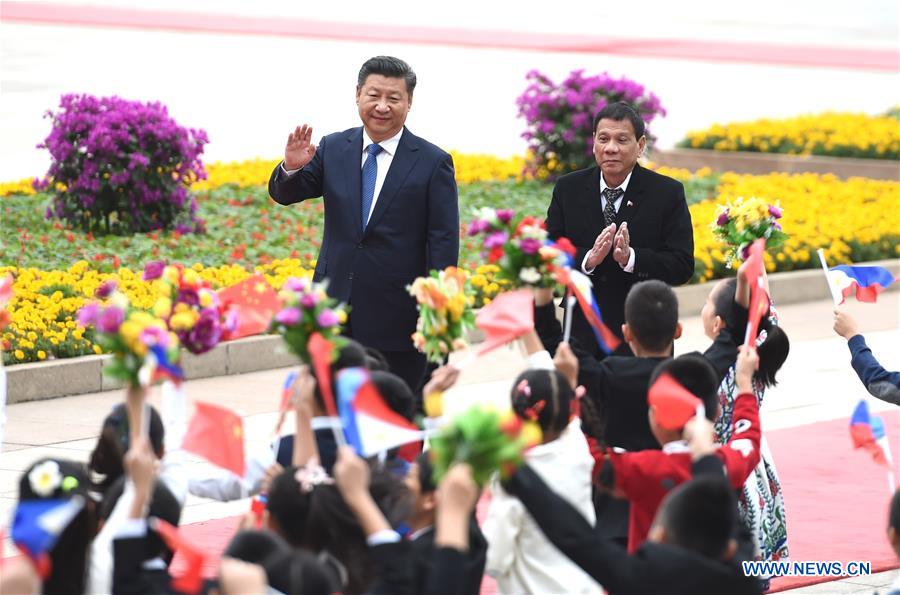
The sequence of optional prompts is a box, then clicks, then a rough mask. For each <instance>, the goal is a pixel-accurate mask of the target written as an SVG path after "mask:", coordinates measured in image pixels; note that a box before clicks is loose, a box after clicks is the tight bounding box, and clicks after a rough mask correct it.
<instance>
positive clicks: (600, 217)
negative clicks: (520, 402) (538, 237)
mask: <svg viewBox="0 0 900 595" xmlns="http://www.w3.org/2000/svg"><path fill="white" fill-rule="evenodd" d="M644 129H645V127H644V121H643V120H642V119H641V117H640V116H639V115H638V114H637V112H635V111H634V109H632V108H631V106H629V105H628V104H626V103H621V102H620V103H614V104H611V105H608V106H607V107H605V108H603V109H602V110H601V111H600V112H598V113H597V115H596V116H595V117H594V158H595V159H596V160H597V166H596V167H593V166H592V167H589V168H587V169H582V170H578V171H576V172H572V173H570V174H567V175H565V176H563V177H561V178H560V179H559V180H558V181H557V182H556V186H555V187H554V189H553V199H552V200H551V202H550V207H549V208H548V209H547V231H548V232H549V235H550V237H551V238H554V239H555V238H559V237H567V238H569V240H571V242H572V243H573V244H574V245H575V247H576V248H577V254H576V266H579V267H580V268H581V269H582V270H583V271H584V272H585V273H587V274H588V275H590V276H591V281H592V282H593V285H594V296H595V298H596V299H597V303H598V304H599V306H600V311H601V313H602V315H603V320H604V322H605V323H606V325H607V326H609V327H610V329H611V330H612V331H613V332H614V333H616V335H618V336H619V337H622V324H623V322H624V321H625V313H624V309H625V296H626V295H628V291H629V290H630V289H631V286H632V285H634V284H635V283H637V282H638V281H644V280H647V279H659V280H661V281H665V282H666V283H668V284H669V285H681V284H683V283H686V282H687V281H689V280H690V278H691V276H692V275H693V274H694V236H693V230H692V227H691V215H690V213H689V212H688V208H687V202H686V200H685V197H684V187H683V186H682V185H681V182H678V181H677V180H673V179H672V178H669V177H666V176H663V175H660V174H658V173H656V172H653V171H650V170H648V169H645V168H643V167H641V166H640V165H638V163H637V160H638V157H640V156H641V154H642V153H643V151H644V147H645V145H646V142H647V141H646V137H645V136H644ZM572 336H573V338H575V339H576V340H577V341H578V343H579V344H580V345H581V346H582V347H584V348H587V349H589V350H594V352H595V353H596V354H598V355H599V354H600V353H601V352H600V350H599V347H598V344H597V341H596V339H595V338H594V335H593V331H592V330H591V328H590V326H589V325H588V323H587V321H586V320H585V318H584V316H583V315H582V314H581V312H580V310H578V309H577V308H576V312H575V316H574V317H573V324H572ZM623 345H624V344H623Z"/></svg>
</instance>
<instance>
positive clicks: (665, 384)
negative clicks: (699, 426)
mask: <svg viewBox="0 0 900 595" xmlns="http://www.w3.org/2000/svg"><path fill="white" fill-rule="evenodd" d="M647 404H648V405H649V406H650V409H652V410H653V417H654V419H656V423H658V424H659V425H660V426H662V427H663V428H665V429H667V430H678V429H680V428H683V427H684V424H686V423H687V422H688V421H689V420H690V419H691V418H692V417H694V416H695V415H696V414H697V407H699V406H700V405H702V404H703V401H701V400H700V399H699V398H698V397H697V396H696V395H694V394H693V393H692V392H691V391H689V390H688V389H686V388H684V387H683V386H681V385H680V384H679V383H678V381H677V380H675V379H674V378H672V376H670V375H669V374H663V375H662V376H660V377H659V378H657V379H656V382H654V383H653V386H651V387H650V390H649V391H648V392H647Z"/></svg>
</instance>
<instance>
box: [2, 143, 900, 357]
mask: <svg viewBox="0 0 900 595" xmlns="http://www.w3.org/2000/svg"><path fill="white" fill-rule="evenodd" d="M473 159H474V161H473V164H474V165H478V164H481V166H484V167H485V168H487V169H486V170H484V171H487V170H488V169H490V168H494V167H495V166H493V165H492V166H490V167H488V165H486V164H489V163H490V162H489V161H488V160H484V159H480V158H473ZM463 162H464V160H463V159H460V160H458V165H460V167H459V171H460V172H463V171H465V166H464V165H463ZM266 163H267V165H265V167H262V166H260V167H259V169H258V171H259V172H265V176H268V172H267V171H266V170H268V167H269V165H270V164H271V162H266ZM241 167H242V168H244V169H243V171H245V172H246V175H244V176H243V177H237V178H235V180H236V181H235V183H228V182H226V181H225V180H226V178H225V177H224V174H222V176H221V177H219V178H218V179H219V180H220V182H219V186H218V187H217V188H215V189H212V190H209V191H207V192H205V193H201V194H200V195H199V197H198V203H199V211H198V214H199V215H200V216H201V217H203V218H204V219H206V221H207V224H208V229H209V232H208V233H207V234H204V235H196V234H194V235H190V236H181V235H180V234H179V233H178V232H171V233H148V234H136V235H134V236H131V237H120V236H106V237H103V238H95V237H93V236H92V235H91V234H84V233H82V232H80V231H76V230H72V229H66V228H64V227H63V226H62V224H61V223H60V222H58V221H57V222H50V221H47V220H45V219H44V218H43V203H44V201H45V200H46V198H47V197H46V195H40V194H39V195H37V196H33V197H27V196H14V197H9V198H6V199H4V200H3V202H2V203H0V209H2V210H0V262H2V263H4V264H6V265H11V266H5V267H0V275H3V274H4V273H5V272H6V271H11V272H12V273H13V274H15V275H16V277H17V278H16V284H15V291H16V297H15V298H14V299H13V302H12V303H11V310H12V317H13V320H12V324H11V325H10V326H9V327H8V328H7V329H6V332H5V333H4V334H3V335H2V337H3V341H4V361H6V362H7V363H9V364H12V363H19V362H26V361H37V360H41V359H49V358H51V357H73V356H77V355H82V354H87V353H94V352H96V350H97V348H96V347H95V346H94V344H93V341H92V336H91V334H90V332H88V331H83V330H80V329H79V328H77V326H76V324H75V312H76V311H77V310H78V308H79V307H81V306H82V305H83V304H84V303H85V301H87V300H88V299H89V298H90V297H91V296H93V293H94V291H95V290H96V288H97V287H99V285H100V284H101V283H103V282H104V281H105V280H107V279H109V278H111V277H117V278H118V279H119V281H120V287H121V288H122V291H123V292H125V293H126V294H128V296H129V297H130V298H131V299H132V300H133V301H134V303H135V304H136V305H138V306H140V307H147V308H149V307H151V306H152V303H153V299H154V296H155V294H154V293H153V292H152V291H151V290H152V286H151V285H150V284H149V283H146V282H143V281H141V280H140V273H139V271H141V270H142V269H143V266H144V264H145V263H146V262H148V261H150V260H160V259H164V260H167V261H169V262H181V263H184V264H186V265H193V267H194V268H195V269H196V270H198V272H200V275H201V277H202V278H204V279H207V280H209V281H210V283H211V284H212V285H213V286H214V287H216V288H220V287H226V286H229V285H232V284H234V283H236V282H238V281H240V280H242V279H244V278H245V277H247V276H248V275H250V274H252V273H253V272H255V271H260V272H262V273H264V274H265V275H266V276H267V278H268V279H269V281H270V282H271V283H272V284H273V286H275V287H276V288H280V287H281V284H282V283H283V282H284V279H285V278H287V277H289V276H310V275H311V274H312V269H313V267H314V266H315V260H314V259H315V256H316V253H317V251H318V246H319V242H320V241H321V231H320V221H321V217H322V204H321V201H319V200H315V201H307V202H305V203H303V204H300V205H294V206H292V207H290V208H284V207H282V206H280V205H276V204H274V203H272V201H271V200H269V198H268V196H267V193H266V189H265V187H264V186H261V185H259V184H258V183H257V184H251V183H250V181H252V180H253V179H255V178H253V175H263V174H262V173H258V174H252V169H253V168H252V167H250V166H248V165H246V163H245V164H242V165H241ZM498 167H499V166H498ZM235 171H238V170H235ZM469 171H475V170H474V169H472V168H470V169H469ZM492 171H494V172H495V173H494V174H493V175H502V172H503V171H509V170H503V169H502V168H501V169H493V170H492ZM498 171H499V172H500V173H499V174H498V173H496V172H498ZM660 171H662V172H663V173H666V174H667V175H671V176H673V177H676V178H678V179H680V180H682V181H683V182H684V184H685V189H686V193H687V197H688V202H689V204H691V207H690V210H691V217H692V219H693V224H694V241H695V256H696V272H695V275H694V279H693V281H694V282H703V281H708V280H711V279H715V278H720V277H724V276H728V275H731V274H733V271H729V270H728V269H726V268H725V250H724V247H723V246H722V244H720V243H719V242H718V241H717V240H716V239H715V237H714V236H713V232H712V229H711V224H712V222H713V220H714V218H715V215H716V207H717V205H719V204H722V203H725V202H729V201H732V200H734V199H736V198H737V197H738V196H745V197H750V196H758V197H761V198H765V199H767V200H770V201H772V202H774V201H779V202H780V204H781V206H782V207H783V208H784V211H785V216H784V219H783V220H782V224H783V226H784V228H785V230H786V231H787V232H788V233H789V236H790V238H789V239H788V240H787V241H786V242H785V244H784V246H782V247H781V248H779V249H778V250H776V251H773V252H772V253H771V254H767V255H766V265H767V268H768V269H769V270H770V271H789V270H795V269H805V268H814V267H817V266H818V262H817V261H816V260H815V255H814V252H815V249H816V248H818V247H823V248H825V250H826V255H827V256H828V259H829V262H830V263H833V264H837V263H841V262H844V263H846V262H850V261H865V260H876V259H881V258H896V257H898V256H900V234H898V230H900V212H898V210H897V208H896V197H897V196H898V194H900V184H898V183H897V182H892V181H879V180H870V179H864V178H852V179H849V180H839V179H837V178H836V177H835V176H831V175H816V174H797V175H788V174H771V175H765V176H756V175H739V174H733V173H726V174H722V175H713V174H710V173H709V172H708V171H700V172H695V173H691V172H688V171H686V170H672V169H667V168H660ZM217 175H218V174H217ZM478 175H488V174H486V173H482V174H478ZM243 183H246V184H248V185H247V187H245V188H239V187H238V185H239V184H243ZM551 190H552V188H551V186H549V185H546V184H543V183H540V182H536V181H516V180H512V179H510V180H507V181H502V182H501V181H491V182H485V181H480V182H471V183H460V211H461V217H462V221H461V223H462V226H461V227H462V229H461V250H460V265H461V266H462V267H463V268H466V269H467V270H469V271H470V272H472V277H471V286H472V288H473V290H474V292H475V305H476V306H481V305H484V304H487V303H489V302H490V301H491V299H493V297H495V296H496V295H497V293H498V292H499V291H500V290H501V289H502V288H503V282H501V281H500V280H499V279H497V278H496V273H497V271H498V269H497V267H496V266H493V265H487V264H483V261H482V260H481V259H480V257H479V256H478V252H479V249H480V246H479V245H476V242H475V241H474V240H473V239H472V238H469V237H466V236H465V235H464V234H465V224H467V223H468V221H470V220H471V218H472V217H473V216H474V213H475V211H476V209H478V208H481V207H495V208H510V209H514V210H515V211H516V212H517V213H521V214H523V215H530V216H535V217H543V216H545V214H546V208H547V204H548V203H549V200H550V194H551ZM72 263H75V264H74V265H72Z"/></svg>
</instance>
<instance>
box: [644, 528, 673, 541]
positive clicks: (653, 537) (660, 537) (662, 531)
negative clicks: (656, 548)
mask: <svg viewBox="0 0 900 595" xmlns="http://www.w3.org/2000/svg"><path fill="white" fill-rule="evenodd" d="M668 538H669V536H668V535H667V534H666V528H665V527H663V526H662V525H661V524H659V523H655V524H654V525H653V526H652V527H650V532H649V533H647V541H652V542H653V543H666V542H667V541H668Z"/></svg>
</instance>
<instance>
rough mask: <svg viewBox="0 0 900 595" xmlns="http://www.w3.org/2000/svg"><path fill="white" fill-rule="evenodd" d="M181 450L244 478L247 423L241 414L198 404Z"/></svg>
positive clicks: (209, 404) (214, 406) (205, 404)
mask: <svg viewBox="0 0 900 595" xmlns="http://www.w3.org/2000/svg"><path fill="white" fill-rule="evenodd" d="M196 405H197V411H196V412H195V413H194V417H192V418H191V423H190V425H188V429H187V432H186V433H185V435H184V441H183V442H182V443H181V447H182V448H183V449H184V450H186V451H188V452H191V453H194V454H195V455H198V456H201V457H203V458H204V459H206V460H207V461H209V462H210V463H212V464H213V465H217V466H219V467H222V468H223V469H227V470H228V471H231V472H232V473H234V474H235V475H237V476H238V477H243V476H244V420H243V419H241V416H240V415H238V414H237V413H235V412H233V411H231V410H229V409H226V408H224V407H219V406H218V405H213V404H211V403H204V402H202V401H197V403H196Z"/></svg>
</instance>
